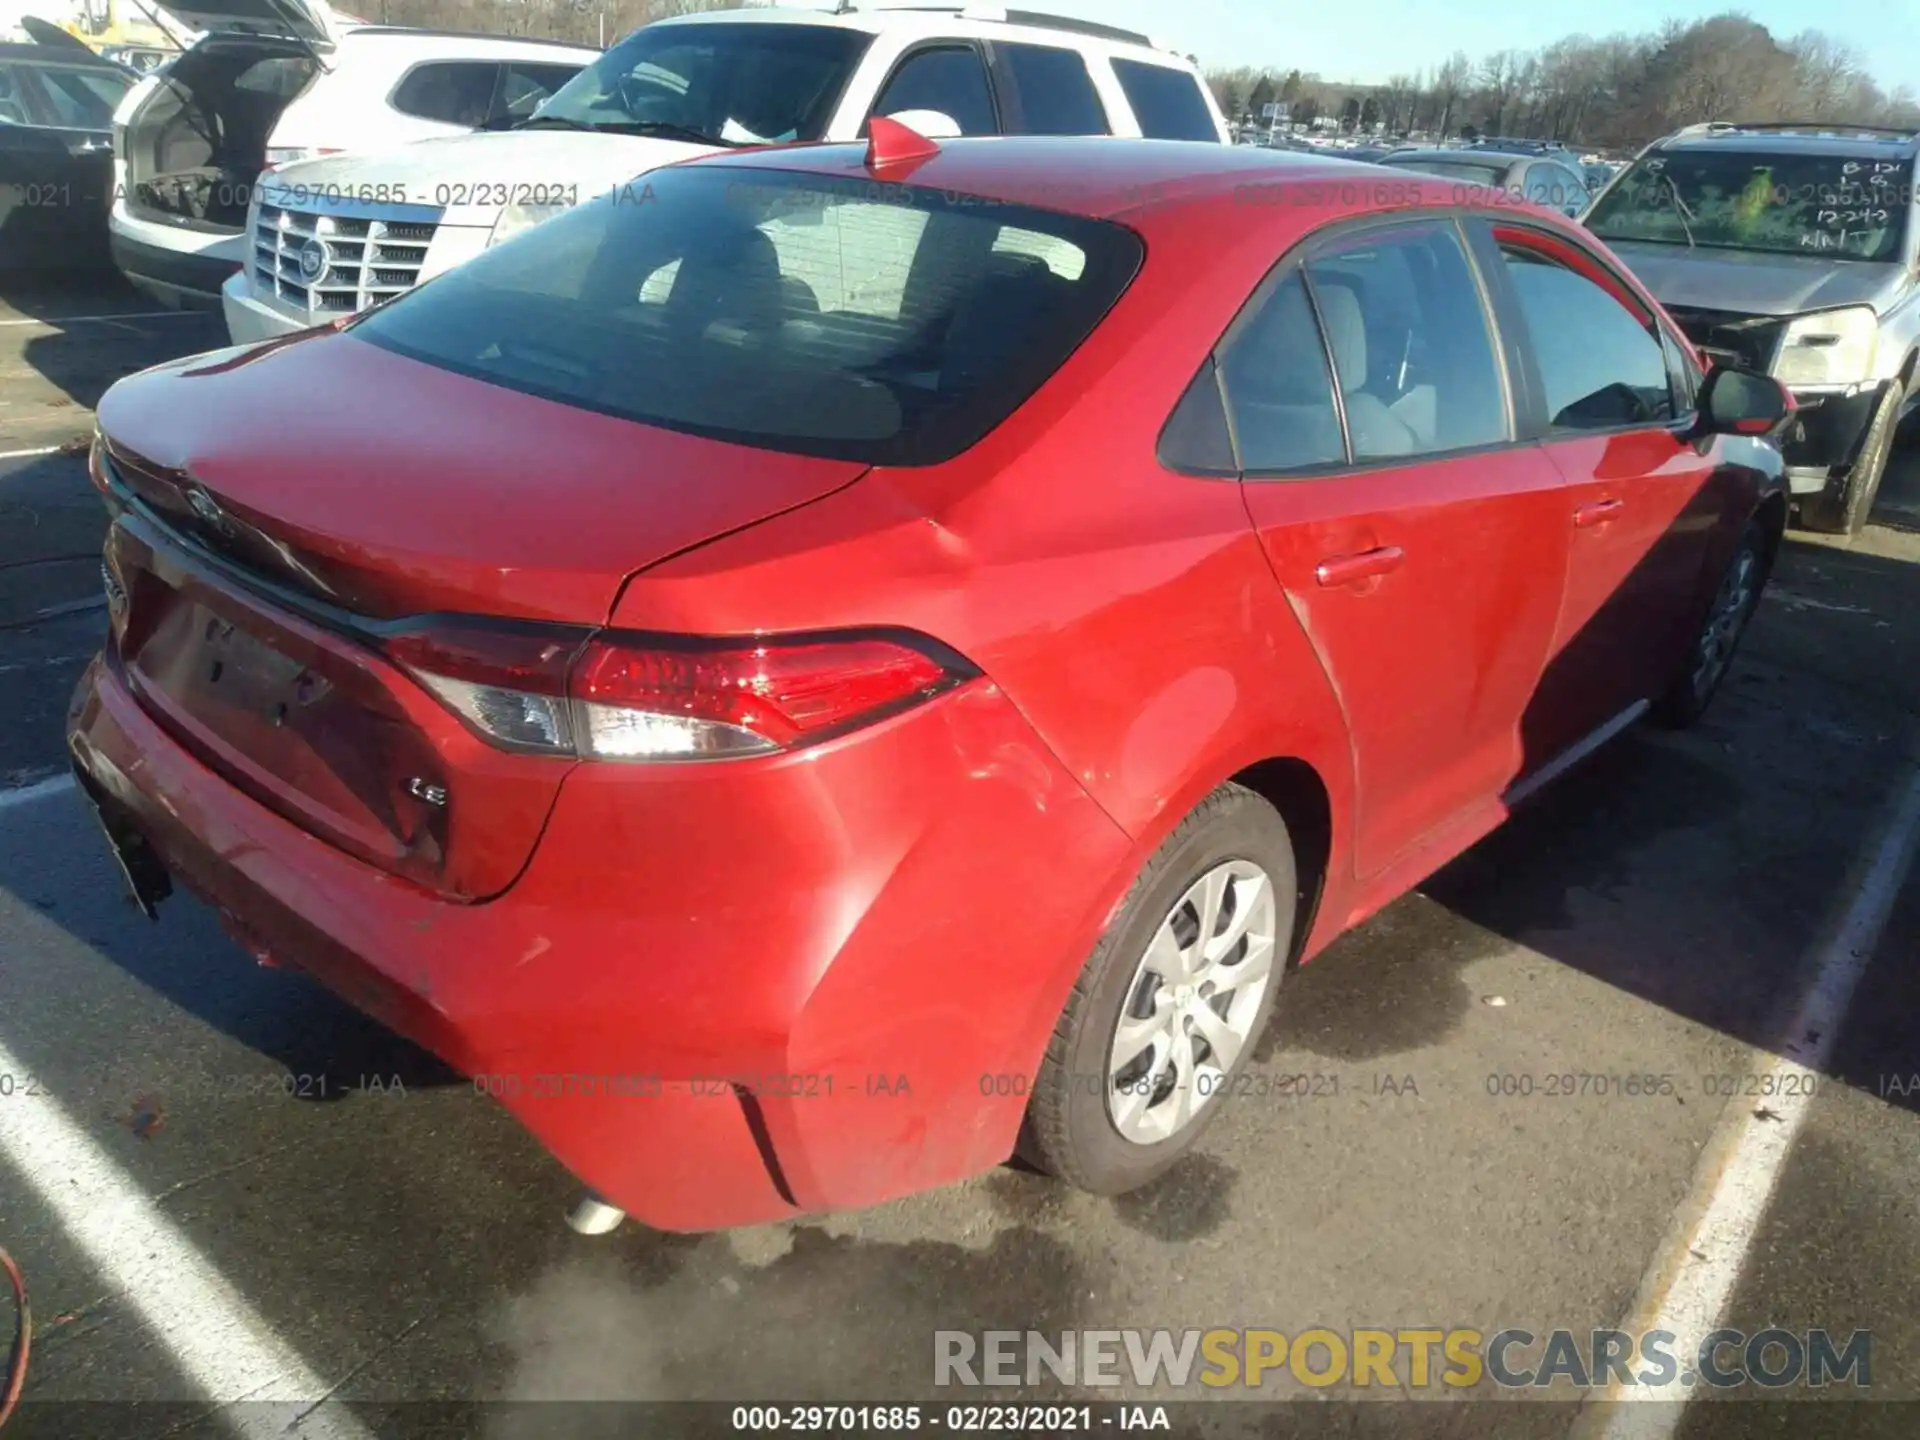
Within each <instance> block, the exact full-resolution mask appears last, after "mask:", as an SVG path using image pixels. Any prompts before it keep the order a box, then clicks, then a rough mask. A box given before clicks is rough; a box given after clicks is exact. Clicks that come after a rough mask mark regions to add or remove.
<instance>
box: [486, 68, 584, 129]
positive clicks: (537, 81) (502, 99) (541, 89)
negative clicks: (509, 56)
mask: <svg viewBox="0 0 1920 1440" xmlns="http://www.w3.org/2000/svg"><path fill="white" fill-rule="evenodd" d="M579 73H580V67H579V66H578V65H529V64H527V63H526V62H525V61H523V60H515V61H511V62H509V63H508V64H506V65H504V66H502V67H501V72H500V89H499V92H498V93H497V94H496V95H495V96H494V116H493V118H494V120H495V121H496V122H503V123H509V124H510V123H512V122H513V121H515V120H524V119H526V118H527V117H528V116H529V115H531V114H533V112H534V111H535V110H538V109H539V108H540V105H541V103H542V102H543V101H544V100H546V98H547V97H548V96H549V95H551V94H553V92H554V91H556V90H558V89H559V88H560V87H561V86H562V85H565V84H566V83H567V82H568V81H569V80H571V79H572V78H573V77H574V76H575V75H578V74H579Z"/></svg>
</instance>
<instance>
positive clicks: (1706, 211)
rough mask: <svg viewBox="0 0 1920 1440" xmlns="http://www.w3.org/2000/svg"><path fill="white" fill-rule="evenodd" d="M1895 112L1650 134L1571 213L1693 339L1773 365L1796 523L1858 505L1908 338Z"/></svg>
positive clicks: (1902, 150)
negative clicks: (1653, 138)
mask: <svg viewBox="0 0 1920 1440" xmlns="http://www.w3.org/2000/svg"><path fill="white" fill-rule="evenodd" d="M1916 155H1920V135H1917V134H1915V133H1914V132H1912V131H1909V130H1888V129H1879V128H1873V127H1865V126H1824V125H1810V124H1770V125H1727V124H1717V123H1716V124H1711V125H1692V126H1688V127H1687V128H1686V129H1684V130H1681V131H1679V132H1677V133H1676V134H1673V135H1670V136H1668V137H1667V138H1666V139H1664V140H1660V141H1657V142H1656V143H1654V144H1653V145H1650V146H1648V147H1647V148H1646V149H1645V150H1643V151H1642V152H1641V153H1640V155H1639V156H1638V157H1637V158H1636V159H1635V160H1634V162H1633V164H1632V165H1630V166H1628V167H1627V169H1626V170H1624V171H1622V172H1621V173H1620V174H1619V175H1617V176H1616V177H1615V178H1614V180H1613V182H1612V183H1611V184H1610V185H1608V186H1607V188H1606V189H1605V190H1604V191H1602V192H1601V194H1600V196H1599V198H1598V199H1596V200H1595V201H1594V204H1593V208H1592V209H1591V210H1589V211H1588V212H1587V215H1586V223H1587V225H1588V226H1589V227H1590V228H1591V229H1592V230H1593V232H1594V233H1595V234H1596V235H1599V236H1600V237H1601V238H1602V239H1604V240H1605V241H1606V242H1607V243H1608V244H1609V245H1610V246H1612V247H1613V249H1614V250H1615V251H1616V252H1618V254H1619V255H1620V257H1621V258H1622V259H1624V260H1625V261H1626V262H1627V263H1628V264H1629V265H1631V266H1632V267H1633V268H1634V270H1635V272H1636V273H1637V274H1638V275H1639V276H1640V278H1641V279H1642V280H1643V281H1645V282H1646V284H1647V287H1648V288H1649V289H1651V290H1652V291H1653V293H1654V294H1655V295H1657V296H1659V298H1660V301H1661V303H1662V304H1664V305H1665V306H1666V307H1667V310H1668V311H1669V313H1671V314H1672V315H1673V317H1674V319H1676V320H1678V321H1679V322H1680V325H1681V327H1682V328H1683V329H1685V330H1686V332H1687V334H1688V336H1689V337H1690V338H1691V339H1692V340H1693V341H1694V343H1695V344H1696V345H1698V346H1699V347H1701V348H1702V349H1703V350H1704V351H1706V352H1707V354H1708V355H1709V356H1711V357H1719V358H1723V359H1731V360H1736V361H1738V362H1740V363H1741V364H1744V365H1750V366H1753V367H1755V368H1757V369H1760V370H1764V371H1766V372H1767V373H1769V374H1771V375H1773V376H1774V377H1775V378H1776V379H1779V380H1782V381H1785V382H1786V383H1787V384H1788V385H1789V386H1790V387H1791V388H1792V390H1793V393H1794V398H1795V399H1796V400H1797V401H1798V402H1799V406H1800V409H1799V412H1798V413H1797V414H1796V416H1795V417H1794V420H1793V422H1792V424H1791V425H1790V426H1789V427H1788V429H1787V431H1786V432H1785V434H1784V435H1783V436H1782V437H1781V438H1782V444H1783V446H1784V448H1785V451H1786V457H1787V465H1788V476H1789V478H1790V481H1791V484H1792V488H1793V493H1794V497H1795V499H1796V501H1797V502H1798V507H1799V511H1800V517H1801V522H1802V524H1804V525H1805V526H1806V527H1807V528H1809V529H1814V530H1825V531H1831V532H1835V533H1840V534H1851V533H1853V532H1854V531H1857V530H1858V529H1859V528H1860V527H1861V525H1863V524H1864V523H1865V522H1866V518H1867V514H1868V512H1869V511H1870V510H1871V509H1872V508H1873V497H1874V492H1875V491H1876V490H1877V489H1878V488H1879V485H1880V477H1881V475H1882V474H1883V473H1884V472H1885V470H1886V465H1887V456H1888V453H1889V452H1890V451H1891V450H1892V448H1893V439H1894V431H1895V430H1896V429H1897V428H1898V425H1899V422H1900V417H1901V415H1902V413H1903V412H1904V410H1905V409H1906V407H1907V405H1908V403H1909V401H1910V399H1911V398H1912V396H1913V394H1914V391H1915V382H1914V370H1915V363H1916V357H1917V356H1920V285H1916V279H1917V278H1920V277H1916V273H1915V271H1916V265H1917V264H1920V257H1917V256H1916V249H1915V244H1916V230H1917V229H1920V227H1916V226H1915V225H1914V224H1913V221H1912V215H1913V209H1914V204H1915V196H1914V178H1915V176H1914V163H1915V157H1916Z"/></svg>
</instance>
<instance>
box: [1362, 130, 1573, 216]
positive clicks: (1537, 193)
mask: <svg viewBox="0 0 1920 1440" xmlns="http://www.w3.org/2000/svg"><path fill="white" fill-rule="evenodd" d="M1374 163H1375V164H1377V165H1387V166H1391V167H1393V168H1394V169H1398V170H1417V171H1419V172H1420V173H1422V174H1426V175H1438V176H1441V177H1442V178H1444V179H1448V180H1452V181H1454V182H1455V187H1456V190H1457V192H1458V195H1459V198H1461V199H1478V198H1481V197H1483V196H1489V195H1491V193H1492V192H1496V191H1498V192H1502V193H1504V194H1507V195H1511V196H1514V197H1516V198H1519V199H1525V200H1531V201H1533V202H1534V203H1535V204H1537V205H1545V206H1548V207H1550V208H1552V209H1554V210H1558V211H1559V212H1560V213H1561V214H1562V215H1568V216H1576V215H1579V214H1580V213H1582V212H1583V211H1584V210H1585V209H1586V208H1587V206H1588V204H1589V203H1591V197H1590V196H1589V194H1588V193H1587V186H1586V181H1585V179H1584V178H1583V177H1582V176H1581V174H1580V171H1579V169H1578V167H1577V165H1576V163H1575V162H1573V161H1572V160H1570V159H1568V158H1567V157H1566V156H1565V155H1564V154H1560V153H1556V152H1551V151H1546V150H1536V151H1521V152H1515V151H1513V150H1504V149H1496V148H1481V147H1479V146H1467V147H1464V148H1460V149H1453V150H1442V149H1431V150H1395V151H1392V152H1391V153H1389V154H1386V155H1382V156H1381V157H1380V158H1379V159H1378V160H1376V161H1375V162H1374Z"/></svg>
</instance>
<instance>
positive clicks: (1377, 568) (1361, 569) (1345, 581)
mask: <svg viewBox="0 0 1920 1440" xmlns="http://www.w3.org/2000/svg"><path fill="white" fill-rule="evenodd" d="M1406 558H1407V557H1406V552H1405V551H1403V550H1402V549H1401V548H1400V547H1399V546H1398V545H1382V546H1381V547H1380V548H1379V549H1377V550H1362V551H1361V552H1360V553H1359V554H1358V555H1336V556H1334V557H1333V558H1332V559H1330V560H1322V561H1321V562H1320V563H1319V564H1318V565H1316V566H1315V567H1314V570H1313V578H1314V579H1315V580H1317V581H1319V582H1320V583H1321V584H1322V585H1328V586H1332V585H1352V584H1355V583H1357V582H1358V581H1361V580H1371V579H1372V578H1373V577H1374V576H1376V575H1385V574H1386V573H1387V572H1388V571H1390V570H1398V569H1399V568H1400V562H1401V561H1402V560H1404V559H1406Z"/></svg>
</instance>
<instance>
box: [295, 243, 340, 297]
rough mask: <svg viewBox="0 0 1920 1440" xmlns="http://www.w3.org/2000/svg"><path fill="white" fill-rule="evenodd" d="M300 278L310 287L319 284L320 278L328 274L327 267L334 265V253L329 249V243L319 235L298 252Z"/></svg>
mask: <svg viewBox="0 0 1920 1440" xmlns="http://www.w3.org/2000/svg"><path fill="white" fill-rule="evenodd" d="M298 258H299V261H300V278H301V279H302V280H304V281H306V282H307V283H308V284H309V285H313V284H317V283H318V282H319V280H320V277H321V276H323V275H325V274H326V273H327V267H328V266H329V265H331V264H332V263H333V252H332V251H330V250H329V249H327V242H326V241H324V240H322V239H321V238H320V237H319V236H318V235H315V236H312V237H310V238H309V239H308V240H307V243H306V244H304V245H302V246H301V247H300V249H299V252H298Z"/></svg>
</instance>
